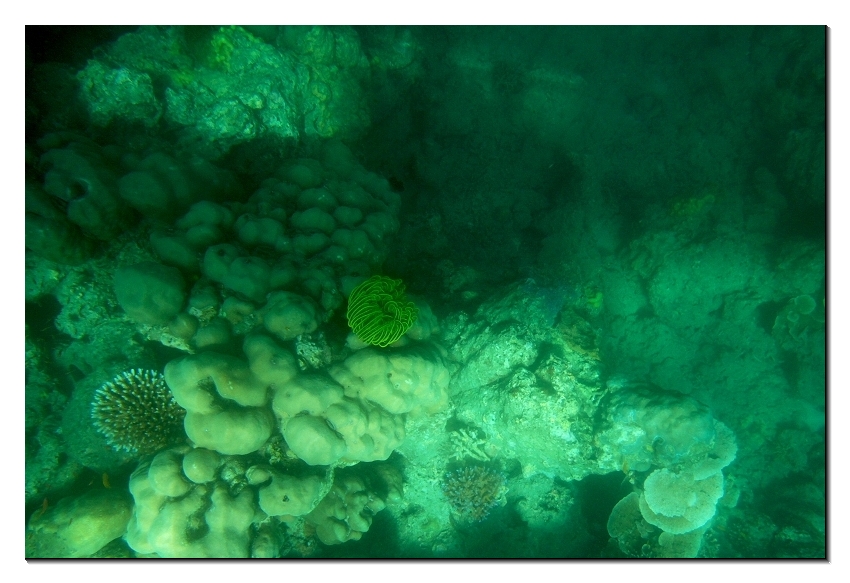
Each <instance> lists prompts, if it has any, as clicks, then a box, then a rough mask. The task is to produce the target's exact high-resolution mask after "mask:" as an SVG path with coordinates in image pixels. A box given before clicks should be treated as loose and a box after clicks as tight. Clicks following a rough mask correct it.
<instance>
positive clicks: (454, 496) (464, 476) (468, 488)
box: [442, 465, 507, 522]
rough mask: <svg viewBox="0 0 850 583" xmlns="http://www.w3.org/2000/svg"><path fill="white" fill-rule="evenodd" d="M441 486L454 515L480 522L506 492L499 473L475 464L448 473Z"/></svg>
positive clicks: (468, 520) (464, 520) (502, 477)
mask: <svg viewBox="0 0 850 583" xmlns="http://www.w3.org/2000/svg"><path fill="white" fill-rule="evenodd" d="M442 488H443V494H445V496H446V498H447V499H448V501H449V504H451V507H452V510H453V511H454V513H455V516H456V517H457V518H459V519H460V520H461V521H463V522H480V521H482V520H484V519H485V518H487V516H488V515H489V514H490V511H491V510H492V509H493V508H494V507H495V506H497V505H499V504H500V503H501V501H502V499H503V498H504V495H505V493H506V491H507V489H506V488H505V477H504V476H503V475H502V474H501V473H499V472H497V471H495V470H491V469H489V468H487V467H485V466H478V465H476V466H464V467H462V468H459V469H457V470H454V471H453V472H449V473H448V474H446V476H445V478H444V479H443V484H442Z"/></svg>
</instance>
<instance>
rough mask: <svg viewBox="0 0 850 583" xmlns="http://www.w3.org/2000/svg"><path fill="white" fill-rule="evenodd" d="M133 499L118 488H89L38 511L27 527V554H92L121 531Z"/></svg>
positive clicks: (76, 556)
mask: <svg viewBox="0 0 850 583" xmlns="http://www.w3.org/2000/svg"><path fill="white" fill-rule="evenodd" d="M132 512H133V500H132V498H131V497H130V495H129V494H128V493H127V492H123V491H121V490H118V489H109V490H92V491H90V492H86V493H85V494H83V495H81V496H77V497H74V498H63V499H62V500H60V501H59V503H58V504H57V505H56V506H54V507H52V508H48V509H47V510H46V511H42V510H38V511H36V513H35V514H34V515H33V516H32V518H30V522H29V525H28V526H27V544H26V556H27V557H31V558H80V557H87V556H89V555H92V554H94V553H96V552H97V551H99V550H100V549H102V548H103V547H104V546H106V545H107V544H108V543H109V542H111V541H113V540H115V539H116V538H118V537H120V536H121V535H122V534H124V531H125V530H126V528H127V523H128V522H129V521H130V516H131V515H132Z"/></svg>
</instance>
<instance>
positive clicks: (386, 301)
mask: <svg viewBox="0 0 850 583" xmlns="http://www.w3.org/2000/svg"><path fill="white" fill-rule="evenodd" d="M418 315H419V309H418V308H417V307H416V305H414V303H413V302H411V301H408V300H407V297H406V296H405V295H404V283H402V281H401V280H400V279H392V278H389V277H386V276H383V275H373V276H372V277H370V278H369V279H367V280H366V281H364V282H363V283H361V284H360V285H358V286H357V287H355V288H354V289H353V290H351V295H349V296H348V312H347V313H346V317H347V318H348V325H349V326H351V329H352V330H354V333H355V334H356V335H357V337H358V338H359V339H360V340H362V341H363V342H366V343H368V344H374V345H375V346H381V347H384V346H389V345H390V344H392V343H393V342H395V341H396V340H398V339H399V338H401V336H402V335H403V334H404V333H405V332H407V331H408V330H410V327H411V326H413V323H414V322H416V316H418Z"/></svg>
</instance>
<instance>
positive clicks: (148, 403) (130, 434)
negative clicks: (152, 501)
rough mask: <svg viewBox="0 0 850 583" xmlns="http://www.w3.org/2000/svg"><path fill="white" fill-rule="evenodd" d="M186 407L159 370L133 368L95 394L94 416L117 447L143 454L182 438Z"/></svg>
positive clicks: (108, 439)
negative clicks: (174, 394) (174, 395)
mask: <svg viewBox="0 0 850 583" xmlns="http://www.w3.org/2000/svg"><path fill="white" fill-rule="evenodd" d="M185 415H186V410H185V409H183V408H182V407H180V405H178V404H177V402H176V401H175V400H174V397H173V395H172V394H171V390H170V389H169V388H168V385H166V384H165V378H164V377H163V376H162V374H160V373H158V372H157V371H155V370H140V369H131V370H129V371H126V372H123V373H121V374H119V375H118V376H116V377H115V378H114V379H112V380H111V381H109V382H107V383H104V384H103V386H101V387H100V388H99V389H98V390H97V391H95V394H94V401H93V402H92V418H93V419H94V425H95V427H96V428H97V430H98V431H99V432H100V433H102V434H103V435H104V436H105V437H106V441H107V443H109V445H111V446H112V447H113V449H115V450H118V451H120V450H124V451H126V452H129V453H138V454H141V455H145V454H149V453H154V452H156V451H159V450H161V449H163V448H164V447H166V446H168V445H170V444H172V443H174V442H175V441H178V440H179V439H180V437H181V435H182V434H183V417H184V416H185Z"/></svg>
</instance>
